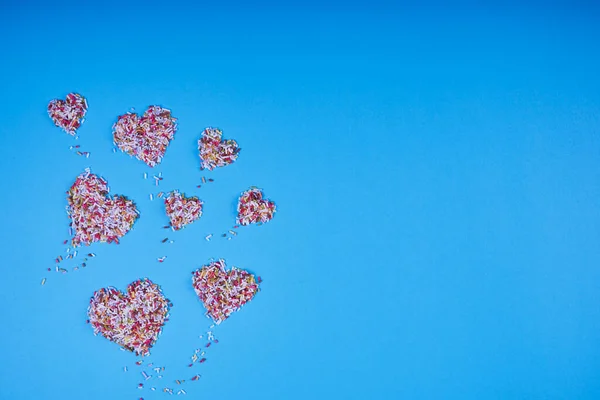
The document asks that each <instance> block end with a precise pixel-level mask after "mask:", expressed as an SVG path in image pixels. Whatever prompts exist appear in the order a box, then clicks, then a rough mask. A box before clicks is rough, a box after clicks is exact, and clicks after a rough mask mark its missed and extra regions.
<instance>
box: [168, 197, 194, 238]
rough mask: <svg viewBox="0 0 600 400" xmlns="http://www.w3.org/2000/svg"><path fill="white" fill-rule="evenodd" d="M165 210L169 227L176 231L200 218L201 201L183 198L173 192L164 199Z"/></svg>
mask: <svg viewBox="0 0 600 400" xmlns="http://www.w3.org/2000/svg"><path fill="white" fill-rule="evenodd" d="M165 209H166V212H167V216H168V217H169V220H170V221H171V226H172V227H173V229H174V230H176V231H178V230H180V229H181V228H183V227H184V226H186V225H188V224H191V223H192V222H194V221H195V220H197V219H198V218H200V217H201V216H202V200H200V199H199V198H197V197H185V196H184V195H182V194H181V193H179V192H178V191H177V190H175V191H173V192H171V193H169V195H168V196H167V197H166V198H165Z"/></svg>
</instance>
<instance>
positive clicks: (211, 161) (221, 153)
mask: <svg viewBox="0 0 600 400" xmlns="http://www.w3.org/2000/svg"><path fill="white" fill-rule="evenodd" d="M222 136H223V132H222V131H221V130H220V129H217V128H206V129H205V130H204V131H203V132H202V136H201V137H200V140H198V150H199V151H200V169H208V170H209V171H212V170H213V169H215V168H217V167H224V166H226V165H229V164H232V163H233V162H234V161H235V160H237V158H238V155H239V152H240V150H241V149H240V147H239V146H238V144H237V142H236V141H235V140H233V139H227V140H222V139H221V137H222Z"/></svg>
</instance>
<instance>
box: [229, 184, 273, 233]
mask: <svg viewBox="0 0 600 400" xmlns="http://www.w3.org/2000/svg"><path fill="white" fill-rule="evenodd" d="M237 211H238V215H237V223H238V224H240V225H250V224H256V223H259V224H263V223H265V222H269V221H270V220H272V219H273V216H274V215H275V211H276V207H275V203H274V202H272V201H271V200H267V199H263V193H262V191H261V190H260V189H258V188H255V187H252V188H250V189H249V190H246V191H245V192H243V193H242V195H241V196H240V199H239V201H238V206H237Z"/></svg>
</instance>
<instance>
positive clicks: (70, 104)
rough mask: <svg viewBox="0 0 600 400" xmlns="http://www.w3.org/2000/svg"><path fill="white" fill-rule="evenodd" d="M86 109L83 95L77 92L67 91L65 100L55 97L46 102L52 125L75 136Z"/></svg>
mask: <svg viewBox="0 0 600 400" xmlns="http://www.w3.org/2000/svg"><path fill="white" fill-rule="evenodd" d="M87 109H88V105H87V100H86V99H85V97H83V96H81V95H80V94H77V93H69V94H68V95H67V97H66V100H61V99H55V100H52V101H51V102H50V104H48V115H49V116H50V118H51V119H52V121H53V122H54V125H56V126H58V127H59V128H62V129H63V130H64V131H65V132H67V133H68V134H69V135H71V136H75V133H76V132H77V129H79V127H80V126H81V124H82V123H83V122H84V121H85V120H84V117H85V113H86V112H87Z"/></svg>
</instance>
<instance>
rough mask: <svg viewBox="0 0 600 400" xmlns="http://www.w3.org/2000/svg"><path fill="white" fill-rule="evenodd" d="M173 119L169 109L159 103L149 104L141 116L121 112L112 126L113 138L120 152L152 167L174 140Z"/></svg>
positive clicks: (174, 127)
mask: <svg viewBox="0 0 600 400" xmlns="http://www.w3.org/2000/svg"><path fill="white" fill-rule="evenodd" d="M176 121H177V119H175V118H173V117H172V116H171V111H170V110H167V109H166V108H162V107H159V106H150V107H148V109H147V110H146V112H145V113H144V115H143V116H142V117H139V116H138V115H137V114H134V113H127V114H125V115H120V116H119V118H118V120H117V122H115V124H114V125H113V141H114V143H115V145H116V146H117V147H118V148H119V149H121V151H124V152H125V153H127V154H129V155H130V156H134V157H136V158H137V159H138V160H141V161H143V162H145V163H146V164H147V165H148V166H150V167H155V166H156V165H158V164H160V162H161V161H162V159H163V157H164V155H165V152H166V151H167V146H169V143H170V142H171V140H173V136H174V135H175V131H176V130H177V124H176Z"/></svg>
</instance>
